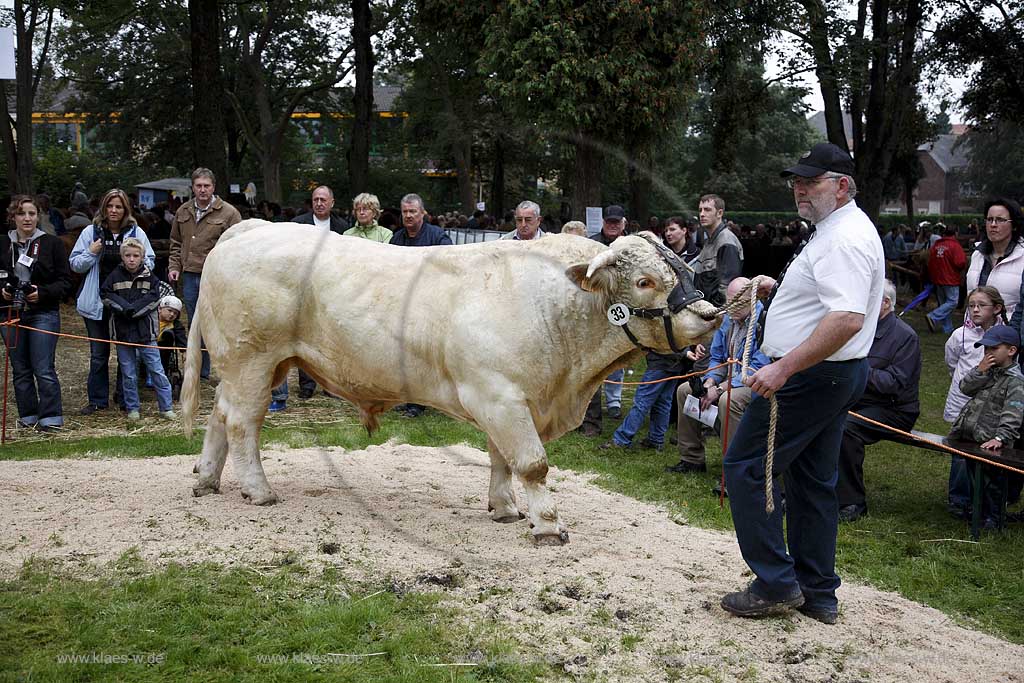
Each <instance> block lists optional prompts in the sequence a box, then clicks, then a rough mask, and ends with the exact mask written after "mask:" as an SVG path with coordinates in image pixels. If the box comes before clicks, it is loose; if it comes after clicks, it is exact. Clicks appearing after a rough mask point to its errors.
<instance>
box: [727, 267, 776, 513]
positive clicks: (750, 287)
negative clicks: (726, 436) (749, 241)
mask: <svg viewBox="0 0 1024 683" xmlns="http://www.w3.org/2000/svg"><path fill="white" fill-rule="evenodd" d="M760 283H761V276H757V277H755V278H754V279H752V280H751V281H750V282H749V283H747V284H746V285H745V286H744V287H743V289H741V290H740V291H739V292H737V293H736V296H734V297H733V298H732V301H728V302H726V304H725V305H724V306H722V307H721V308H719V309H717V310H716V312H715V314H716V315H718V314H719V313H731V312H733V311H737V310H739V309H740V308H742V307H744V306H749V307H750V321H751V322H750V323H749V324H748V325H747V338H746V339H745V340H744V342H743V363H742V364H741V365H740V379H741V380H745V379H746V378H747V376H748V375H749V374H750V354H751V352H752V349H753V345H754V344H753V342H754V325H753V321H754V320H756V317H755V315H754V314H755V313H756V312H757V286H758V285H759V284H760ZM768 403H769V413H768V443H767V444H766V448H765V455H764V511H765V514H768V515H771V514H772V513H773V512H775V491H774V489H773V487H772V479H773V478H772V472H773V470H774V469H775V431H776V427H777V425H778V421H779V402H778V401H777V400H776V398H775V395H774V394H772V396H771V398H769V399H768ZM722 457H723V458H724V457H725V453H723V454H722Z"/></svg>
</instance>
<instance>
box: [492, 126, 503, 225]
mask: <svg viewBox="0 0 1024 683" xmlns="http://www.w3.org/2000/svg"><path fill="white" fill-rule="evenodd" d="M490 209H491V215H493V216H504V215H505V137H504V136H503V135H501V134H500V133H499V134H498V135H495V136H494V171H493V173H492V174H491V206H490Z"/></svg>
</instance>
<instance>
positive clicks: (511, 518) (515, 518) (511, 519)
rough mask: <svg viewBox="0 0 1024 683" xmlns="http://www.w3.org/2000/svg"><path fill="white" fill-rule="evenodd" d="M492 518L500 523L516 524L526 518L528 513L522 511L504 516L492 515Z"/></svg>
mask: <svg viewBox="0 0 1024 683" xmlns="http://www.w3.org/2000/svg"><path fill="white" fill-rule="evenodd" d="M491 519H492V520H493V521H495V522H497V523H498V524H514V523H516V522H520V521H522V520H524V519H526V515H524V514H523V513H522V512H520V513H518V514H515V515H503V516H502V517H492V518H491Z"/></svg>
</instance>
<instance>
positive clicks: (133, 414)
mask: <svg viewBox="0 0 1024 683" xmlns="http://www.w3.org/2000/svg"><path fill="white" fill-rule="evenodd" d="M126 417H127V418H128V421H129V422H138V421H139V420H140V419H142V416H141V415H139V411H137V410H129V411H128V415H127V416H126Z"/></svg>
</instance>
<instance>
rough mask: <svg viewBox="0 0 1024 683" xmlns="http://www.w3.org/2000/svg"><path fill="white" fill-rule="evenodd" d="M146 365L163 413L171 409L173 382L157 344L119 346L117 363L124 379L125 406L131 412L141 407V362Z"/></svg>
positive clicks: (157, 401) (158, 404)
mask: <svg viewBox="0 0 1024 683" xmlns="http://www.w3.org/2000/svg"><path fill="white" fill-rule="evenodd" d="M140 361H141V362H142V363H144V364H145V365H146V369H147V370H149V376H150V377H151V378H152V379H153V388H154V389H156V403H157V406H158V407H159V409H160V412H161V413H164V412H167V411H168V410H170V409H171V383H170V382H168V381H167V375H165V374H164V366H163V364H162V363H161V362H160V350H159V349H158V348H156V347H155V346H147V347H138V346H122V345H120V344H119V345H118V346H117V363H118V365H120V366H121V376H122V378H123V380H124V407H125V410H127V411H128V412H131V411H133V410H138V409H139V376H140V375H141V373H140V372H139V362H140Z"/></svg>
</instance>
